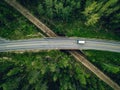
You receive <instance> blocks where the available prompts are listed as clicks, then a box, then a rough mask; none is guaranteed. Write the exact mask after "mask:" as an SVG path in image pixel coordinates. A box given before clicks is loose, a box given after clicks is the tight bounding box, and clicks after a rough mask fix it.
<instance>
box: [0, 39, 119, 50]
mask: <svg viewBox="0 0 120 90" xmlns="http://www.w3.org/2000/svg"><path fill="white" fill-rule="evenodd" d="M77 40H81V41H85V44H78V43H77ZM48 49H49V50H52V49H80V50H104V51H112V52H120V42H116V41H107V40H98V39H85V38H62V37H59V38H41V39H28V40H12V41H8V40H7V41H5V42H4V41H3V40H2V41H1V40H0V52H7V51H20V50H48Z"/></svg>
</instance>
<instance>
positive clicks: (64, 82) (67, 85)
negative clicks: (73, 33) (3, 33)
mask: <svg viewBox="0 0 120 90" xmlns="http://www.w3.org/2000/svg"><path fill="white" fill-rule="evenodd" d="M0 67H1V68H0V75H1V78H0V88H1V89H2V88H3V90H80V89H81V90H88V89H89V90H112V89H111V88H110V87H109V86H107V85H106V84H105V83H104V82H102V81H101V80H100V79H98V78H97V77H96V76H95V75H94V74H93V73H91V72H90V71H89V70H87V69H86V68H85V67H84V66H83V65H81V64H80V63H78V62H76V61H75V60H74V59H73V57H71V56H69V55H66V54H65V53H64V52H60V51H41V52H39V53H30V52H29V53H27V52H26V53H23V54H16V53H0Z"/></svg>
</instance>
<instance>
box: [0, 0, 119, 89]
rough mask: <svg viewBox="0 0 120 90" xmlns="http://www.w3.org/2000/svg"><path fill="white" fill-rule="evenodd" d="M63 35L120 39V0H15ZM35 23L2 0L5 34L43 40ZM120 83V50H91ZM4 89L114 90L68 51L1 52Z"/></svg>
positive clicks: (0, 28)
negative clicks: (119, 51)
mask: <svg viewBox="0 0 120 90" xmlns="http://www.w3.org/2000/svg"><path fill="white" fill-rule="evenodd" d="M16 1H17V2H19V3H20V4H21V5H23V6H24V7H25V8H26V9H28V10H29V11H30V12H31V13H32V14H33V15H35V16H36V17H37V18H39V19H40V20H41V21H42V22H43V23H45V24H46V25H47V26H48V27H49V28H51V29H52V30H53V31H54V32H55V33H56V34H58V35H59V36H67V37H84V38H98V39H108V40H116V41H120V6H119V5H120V1H119V0H16ZM43 35H44V33H42V32H41V31H40V30H39V29H38V28H37V27H36V26H35V25H34V24H32V23H31V22H30V21H29V20H28V19H26V18H25V17H24V16H23V15H22V14H20V13H19V12H18V11H17V10H16V9H14V8H13V7H11V6H9V5H8V4H7V3H6V2H5V1H4V0H0V37H2V38H5V39H10V40H18V39H29V38H42V37H43ZM83 53H84V54H85V55H86V58H87V59H88V60H89V61H90V62H91V63H92V64H94V65H95V66H97V67H98V68H99V69H100V70H101V71H103V72H104V73H105V74H106V75H108V76H109V77H110V78H111V79H112V80H114V81H115V82H116V83H118V85H120V53H115V52H107V51H96V50H86V51H83ZM0 90H113V89H112V88H111V87H110V86H108V85H107V84H106V83H104V82H103V81H102V80H100V79H99V78H98V77H97V76H96V75H94V73H92V72H91V71H90V70H88V69H87V68H86V67H84V66H83V65H82V64H81V63H79V62H77V61H76V60H75V58H74V57H73V56H72V55H70V54H69V53H68V52H67V51H59V50H46V51H45V50H44V51H39V52H32V51H30V52H28V51H26V52H22V53H15V52H4V53H3V52H0Z"/></svg>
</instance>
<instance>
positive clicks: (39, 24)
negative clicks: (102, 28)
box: [5, 0, 120, 90]
mask: <svg viewBox="0 0 120 90" xmlns="http://www.w3.org/2000/svg"><path fill="white" fill-rule="evenodd" d="M5 1H6V2H7V3H8V4H9V5H11V6H12V7H14V8H15V9H16V10H18V11H19V12H20V13H21V14H22V15H24V16H25V17H26V18H27V19H28V20H29V21H31V22H32V23H33V24H34V25H35V26H36V27H38V28H39V29H40V30H41V31H43V32H44V33H45V34H46V35H47V36H49V37H57V36H58V35H57V34H55V33H54V32H53V31H52V30H51V29H50V28H48V27H47V26H46V25H45V24H44V23H42V22H41V21H40V20H39V19H38V18H36V17H35V16H34V15H32V14H31V13H30V12H29V11H28V10H27V9H25V8H24V7H23V6H21V5H20V4H19V3H17V2H16V1H15V0H5ZM68 52H69V53H70V54H71V55H73V56H74V57H75V58H76V60H77V61H79V62H81V63H82V64H83V65H84V66H85V67H87V68H88V69H89V70H91V71H92V72H93V73H94V74H95V75H96V76H98V77H99V78H100V79H101V80H103V81H104V82H105V83H107V84H108V85H109V86H111V87H112V88H113V89H114V90H120V86H119V85H118V84H117V83H115V82H114V81H113V80H111V79H110V78H109V77H108V76H107V75H105V74H104V73H103V72H102V71H100V70H99V69H98V68H97V67H95V66H94V65H93V64H92V63H90V62H89V60H87V59H86V58H85V57H83V56H82V55H81V54H80V53H79V52H77V51H76V50H72V51H71V50H69V51H68ZM89 65H90V66H89Z"/></svg>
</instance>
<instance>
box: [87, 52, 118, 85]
mask: <svg viewBox="0 0 120 90" xmlns="http://www.w3.org/2000/svg"><path fill="white" fill-rule="evenodd" d="M85 54H86V55H87V56H88V59H89V60H90V61H91V62H92V63H93V64H95V65H96V66H97V67H99V68H100V69H101V70H102V71H104V73H106V74H107V75H108V76H110V77H111V78H112V79H113V80H114V81H116V82H117V83H118V84H119V85H120V82H119V80H120V53H113V52H105V51H85Z"/></svg>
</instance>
